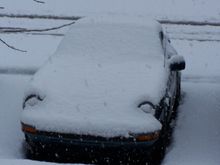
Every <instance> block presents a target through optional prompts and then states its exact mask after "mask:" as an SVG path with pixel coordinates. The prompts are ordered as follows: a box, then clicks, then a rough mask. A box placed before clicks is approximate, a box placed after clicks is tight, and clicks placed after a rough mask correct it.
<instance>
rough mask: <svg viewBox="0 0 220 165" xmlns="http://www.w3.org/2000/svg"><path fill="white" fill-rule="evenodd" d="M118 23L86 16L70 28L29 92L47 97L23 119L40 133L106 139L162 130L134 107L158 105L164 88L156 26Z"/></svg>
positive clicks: (148, 116) (164, 76) (162, 67)
mask: <svg viewBox="0 0 220 165" xmlns="http://www.w3.org/2000/svg"><path fill="white" fill-rule="evenodd" d="M100 20H101V21H100ZM137 20H139V19H137ZM141 20H142V19H141ZM119 22H120V21H104V22H103V20H102V19H99V20H97V21H96V20H94V19H89V18H88V19H85V20H82V21H79V22H77V23H76V24H75V25H73V26H72V27H71V30H70V31H69V32H68V33H67V35H66V37H65V38H64V40H63V41H62V42H61V44H60V46H59V47H58V49H57V51H56V53H55V55H53V57H51V58H50V60H49V61H48V62H47V63H46V65H45V66H44V67H43V68H42V69H40V70H39V72H38V73H37V74H36V75H35V76H34V78H33V80H32V82H31V87H30V89H29V91H28V92H27V93H29V94H31V93H32V94H33V93H36V92H37V93H40V95H42V97H45V98H44V100H43V101H42V102H40V103H39V104H37V105H36V106H32V107H31V106H28V107H27V108H26V109H25V110H24V111H23V113H22V118H21V119H22V122H24V123H26V124H30V125H33V126H35V127H36V128H37V129H39V130H44V131H55V132H64V133H77V134H92V135H93V134H94V135H99V136H104V137H111V136H128V135H129V133H147V132H152V131H156V130H159V129H160V128H161V124H160V122H159V121H157V120H156V119H155V118H154V117H153V116H152V115H151V114H147V113H145V112H143V111H142V110H140V109H138V108H137V106H138V104H140V103H141V102H142V101H145V100H147V101H151V102H153V103H155V104H157V103H158V102H159V101H160V99H161V97H162V96H163V94H164V92H165V87H166V83H164V82H166V81H167V77H166V76H167V70H166V69H165V68H164V64H163V63H164V57H163V56H164V55H163V51H162V48H161V43H160V39H159V30H160V28H155V27H160V26H159V25H158V24H157V23H154V24H149V23H147V20H146V21H145V22H146V23H145V24H140V23H139V22H140V21H139V22H137V23H136V24H135V23H134V20H133V21H132V23H130V21H122V23H119ZM141 22H143V21H141ZM148 24H149V25H148ZM35 91H36V92H35Z"/></svg>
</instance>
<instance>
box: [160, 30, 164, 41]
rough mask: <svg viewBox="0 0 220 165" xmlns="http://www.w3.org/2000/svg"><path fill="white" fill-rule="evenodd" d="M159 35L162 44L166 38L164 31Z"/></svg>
mask: <svg viewBox="0 0 220 165" xmlns="http://www.w3.org/2000/svg"><path fill="white" fill-rule="evenodd" d="M159 37H160V41H161V44H162V43H163V39H164V34H163V32H162V31H160V33H159Z"/></svg>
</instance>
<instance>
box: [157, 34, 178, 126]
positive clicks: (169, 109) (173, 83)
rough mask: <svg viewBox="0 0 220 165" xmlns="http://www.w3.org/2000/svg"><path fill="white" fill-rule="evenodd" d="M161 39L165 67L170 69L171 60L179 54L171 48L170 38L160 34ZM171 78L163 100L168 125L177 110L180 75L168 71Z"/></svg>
mask: <svg viewBox="0 0 220 165" xmlns="http://www.w3.org/2000/svg"><path fill="white" fill-rule="evenodd" d="M160 39H161V43H162V47H163V51H164V65H165V67H167V68H169V66H166V65H169V62H168V61H169V59H170V58H171V57H172V56H175V55H177V52H176V51H175V49H174V48H173V47H172V46H171V44H170V40H169V38H168V37H167V36H166V35H165V34H164V33H163V32H161V33H160ZM168 72H169V74H168V75H169V76H168V81H167V88H166V93H165V96H164V98H163V103H162V104H163V106H164V107H163V108H164V112H163V113H164V116H163V117H164V119H163V120H164V121H165V122H166V123H169V122H170V120H171V117H172V114H173V112H174V108H175V100H176V92H177V90H176V89H177V77H178V73H177V71H171V70H169V69H168Z"/></svg>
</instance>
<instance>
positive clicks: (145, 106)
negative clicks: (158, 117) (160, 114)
mask: <svg viewBox="0 0 220 165" xmlns="http://www.w3.org/2000/svg"><path fill="white" fill-rule="evenodd" d="M138 108H140V109H141V110H142V111H144V112H146V113H151V114H152V115H155V112H156V107H155V106H154V105H153V104H152V103H151V102H149V101H144V102H142V103H140V104H139V105H138Z"/></svg>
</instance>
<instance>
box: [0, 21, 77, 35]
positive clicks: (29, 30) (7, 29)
mask: <svg viewBox="0 0 220 165" xmlns="http://www.w3.org/2000/svg"><path fill="white" fill-rule="evenodd" d="M74 23H75V21H74V22H71V23H68V24H63V25H61V26H56V27H52V28H45V29H25V28H14V29H13V28H4V27H1V28H0V32H1V33H26V32H46V31H51V30H57V29H61V28H64V27H66V26H70V25H72V24H74Z"/></svg>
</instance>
